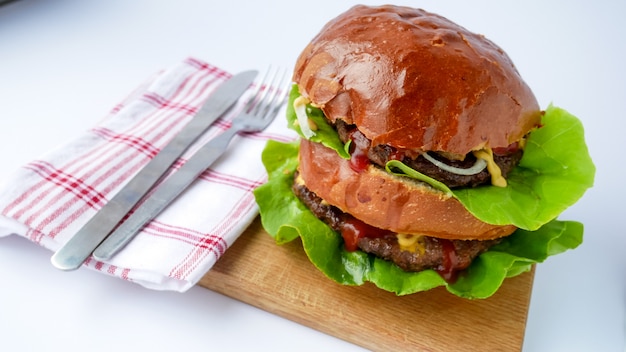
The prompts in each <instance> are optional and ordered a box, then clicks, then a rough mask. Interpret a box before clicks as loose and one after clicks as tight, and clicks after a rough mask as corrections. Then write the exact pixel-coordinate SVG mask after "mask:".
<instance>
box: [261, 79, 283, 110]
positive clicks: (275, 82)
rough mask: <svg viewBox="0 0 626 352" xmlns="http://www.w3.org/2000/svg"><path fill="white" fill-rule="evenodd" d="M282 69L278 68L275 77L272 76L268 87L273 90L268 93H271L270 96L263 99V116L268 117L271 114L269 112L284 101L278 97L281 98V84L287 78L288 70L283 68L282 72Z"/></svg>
mask: <svg viewBox="0 0 626 352" xmlns="http://www.w3.org/2000/svg"><path fill="white" fill-rule="evenodd" d="M280 71H281V70H279V69H276V72H275V73H274V77H273V78H272V82H271V83H270V86H269V87H267V90H268V91H269V90H271V92H268V93H270V96H269V97H268V98H267V99H265V100H264V101H263V104H264V106H263V112H262V113H261V114H260V116H261V117H262V118H267V117H268V116H269V114H271V113H272V111H273V110H274V109H272V107H273V106H274V107H275V106H279V107H280V105H282V102H281V101H278V102H277V101H276V98H279V94H280V93H281V91H282V90H281V89H280V88H281V87H280V86H281V84H282V82H283V81H284V79H285V75H286V73H287V71H285V70H282V74H280ZM282 92H283V93H284V91H282ZM277 103H278V104H277Z"/></svg>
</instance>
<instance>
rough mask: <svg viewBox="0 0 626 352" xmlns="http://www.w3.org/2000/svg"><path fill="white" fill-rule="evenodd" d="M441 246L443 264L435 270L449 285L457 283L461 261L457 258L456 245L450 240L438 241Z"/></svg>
mask: <svg viewBox="0 0 626 352" xmlns="http://www.w3.org/2000/svg"><path fill="white" fill-rule="evenodd" d="M437 241H438V242H439V243H440V244H441V250H442V252H443V263H442V264H441V265H440V266H439V267H437V268H435V271H436V272H437V273H438V274H439V275H441V277H442V278H443V279H444V280H446V282H448V283H451V284H452V283H455V282H456V280H457V279H458V277H459V270H457V269H456V268H457V267H458V263H459V259H458V257H457V256H456V250H455V249H454V244H453V243H452V241H450V240H446V239H441V238H440V239H438V240H437Z"/></svg>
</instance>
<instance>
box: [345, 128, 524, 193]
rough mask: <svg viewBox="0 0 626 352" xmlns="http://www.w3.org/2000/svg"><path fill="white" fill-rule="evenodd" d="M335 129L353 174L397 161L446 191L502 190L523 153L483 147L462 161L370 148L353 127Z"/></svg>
mask: <svg viewBox="0 0 626 352" xmlns="http://www.w3.org/2000/svg"><path fill="white" fill-rule="evenodd" d="M335 128H336V129H337V133H338V135H339V139H340V140H341V141H342V142H343V143H349V145H350V155H351V159H350V161H351V166H352V167H353V169H354V170H355V171H359V170H361V171H362V170H365V168H366V167H367V165H369V164H370V163H372V164H374V165H378V166H379V167H383V168H384V167H386V166H387V163H388V162H389V161H391V160H398V161H401V162H402V163H404V164H405V165H407V166H408V167H410V168H412V169H413V170H416V171H418V172H420V173H422V174H424V175H426V176H428V177H431V178H433V179H435V180H437V181H439V182H442V183H444V184H445V185H446V186H448V187H449V188H460V187H476V186H480V185H485V184H493V185H494V186H499V187H506V176H507V175H508V173H509V172H510V171H511V170H513V168H514V167H515V166H516V165H517V164H518V163H519V161H520V160H521V158H522V154H523V150H522V149H521V148H519V147H517V145H518V143H514V144H513V145H514V146H511V147H507V148H499V150H498V151H499V154H494V153H493V152H492V151H491V150H490V149H489V148H483V149H482V150H480V151H475V152H471V153H469V154H467V155H466V156H465V157H464V158H463V159H462V160H452V159H448V158H446V157H445V156H444V155H443V153H433V152H415V151H411V150H399V149H397V148H394V147H392V146H389V145H377V146H372V145H371V141H370V140H369V139H367V137H365V135H364V134H363V133H362V132H361V131H359V130H358V128H357V127H356V126H354V125H348V124H346V123H345V122H343V120H337V121H336V125H335Z"/></svg>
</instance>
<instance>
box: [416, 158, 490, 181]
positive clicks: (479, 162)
mask: <svg viewBox="0 0 626 352" xmlns="http://www.w3.org/2000/svg"><path fill="white" fill-rule="evenodd" d="M422 156H423V157H424V159H426V160H428V161H430V162H431V163H433V164H434V165H435V166H437V167H438V168H440V169H442V170H445V171H448V172H451V173H453V174H457V175H464V176H470V175H476V174H477V173H479V172H481V171H483V170H484V169H485V168H486V167H487V162H486V161H485V160H483V159H476V163H474V165H472V167H470V168H467V169H461V168H459V167H454V166H450V165H448V164H446V163H444V162H441V161H439V160H437V159H435V158H433V157H432V156H430V155H428V153H422Z"/></svg>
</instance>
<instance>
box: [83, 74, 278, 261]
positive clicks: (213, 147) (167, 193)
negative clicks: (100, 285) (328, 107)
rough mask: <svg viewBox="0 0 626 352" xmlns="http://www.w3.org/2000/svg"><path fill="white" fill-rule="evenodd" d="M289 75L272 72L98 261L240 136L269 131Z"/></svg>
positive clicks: (98, 253)
mask: <svg viewBox="0 0 626 352" xmlns="http://www.w3.org/2000/svg"><path fill="white" fill-rule="evenodd" d="M285 78H286V71H282V73H281V70H279V69H276V70H274V72H273V73H272V69H271V68H270V69H269V70H268V71H267V72H266V73H265V75H264V77H263V79H262V80H261V82H260V83H258V84H257V86H256V88H255V92H254V93H253V94H252V95H251V96H250V98H248V101H247V103H246V104H245V106H244V108H243V110H242V111H241V113H239V114H238V115H237V116H236V117H235V118H234V119H233V120H232V124H231V127H230V128H229V129H228V130H226V131H225V132H223V133H222V134H220V135H219V136H217V137H215V138H214V139H212V140H210V141H209V142H207V143H206V144H205V145H203V146H202V147H201V148H200V149H199V150H198V151H197V152H196V153H195V154H194V155H193V156H192V157H191V158H190V159H189V160H188V161H187V162H186V163H185V164H184V165H183V166H182V167H181V168H180V169H179V170H178V171H176V172H175V173H173V174H172V175H171V176H170V177H169V178H167V179H166V180H165V181H164V182H163V184H161V185H160V186H158V188H157V189H156V190H155V191H154V193H153V194H151V195H150V196H149V197H148V198H147V199H146V200H145V202H144V203H143V204H141V205H140V206H139V207H138V208H137V209H136V210H135V211H134V212H133V213H132V215H130V216H129V217H128V219H127V220H126V221H125V222H123V223H122V224H121V225H120V226H119V227H118V228H117V229H116V230H115V231H114V232H113V233H111V235H110V236H109V237H108V238H107V239H106V240H104V241H103V242H102V243H101V244H100V245H99V246H98V247H97V248H96V250H95V251H94V252H93V256H94V258H96V259H97V260H107V259H110V258H111V257H112V256H113V255H115V253H117V252H118V251H119V250H120V249H122V248H123V247H124V246H125V245H126V244H127V243H128V242H130V240H131V239H132V238H133V237H134V236H135V235H136V234H137V233H138V232H139V230H141V228H142V227H143V226H144V225H145V224H147V223H148V222H149V221H150V220H152V219H154V218H155V217H156V216H157V215H158V214H159V213H160V212H161V211H163V210H164V209H165V208H166V207H167V206H168V204H170V202H171V201H173V200H174V199H175V198H176V197H177V196H178V195H179V194H180V193H182V191H183V190H185V189H186V188H187V187H188V186H189V185H190V184H191V183H192V182H193V181H194V180H195V179H197V178H198V176H200V174H201V173H202V172H204V171H205V170H206V169H207V168H209V166H211V164H213V163H214V162H215V161H216V160H217V159H218V158H219V157H220V156H221V155H222V154H223V153H224V152H225V151H226V149H227V148H228V145H229V144H230V141H231V140H232V139H233V137H234V136H235V135H237V134H238V133H242V132H245V133H252V132H260V131H262V130H264V129H265V128H267V126H269V124H270V123H271V122H272V121H273V120H274V118H275V117H276V115H277V114H278V110H279V109H280V108H281V106H282V105H283V104H284V103H285V100H286V98H287V92H288V90H287V87H288V84H285V83H283V82H284V81H285Z"/></svg>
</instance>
